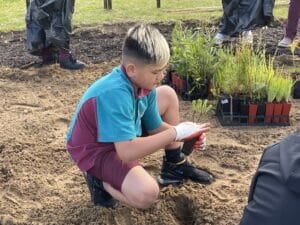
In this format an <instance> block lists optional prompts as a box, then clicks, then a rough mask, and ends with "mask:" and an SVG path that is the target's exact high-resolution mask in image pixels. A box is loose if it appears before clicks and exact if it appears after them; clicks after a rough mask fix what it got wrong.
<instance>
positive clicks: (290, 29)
mask: <svg viewBox="0 0 300 225" xmlns="http://www.w3.org/2000/svg"><path fill="white" fill-rule="evenodd" d="M299 18H300V1H299V0H291V1H290V7H289V13H288V21H287V26H286V37H288V38H290V39H291V40H294V38H295V37H296V34H297V27H298V22H299Z"/></svg>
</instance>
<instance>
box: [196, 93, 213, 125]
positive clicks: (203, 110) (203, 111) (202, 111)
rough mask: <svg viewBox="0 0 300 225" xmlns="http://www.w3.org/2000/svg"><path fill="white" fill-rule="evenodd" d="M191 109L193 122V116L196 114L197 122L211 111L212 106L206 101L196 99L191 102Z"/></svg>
mask: <svg viewBox="0 0 300 225" xmlns="http://www.w3.org/2000/svg"><path fill="white" fill-rule="evenodd" d="M192 109H193V121H194V122H195V116H196V114H197V121H200V120H203V118H204V117H206V116H207V115H208V113H209V111H210V110H211V109H212V105H211V104H209V103H208V101H207V99H205V100H202V99H197V100H193V101H192Z"/></svg>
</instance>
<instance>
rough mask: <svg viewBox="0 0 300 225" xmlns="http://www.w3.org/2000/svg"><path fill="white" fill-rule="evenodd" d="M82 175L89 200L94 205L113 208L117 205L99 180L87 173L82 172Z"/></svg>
mask: <svg viewBox="0 0 300 225" xmlns="http://www.w3.org/2000/svg"><path fill="white" fill-rule="evenodd" d="M83 176H84V178H85V180H86V183H87V185H88V188H89V190H90V193H91V200H92V202H93V203H94V204H95V205H100V206H103V207H106V208H113V209H114V208H116V207H117V205H118V203H117V202H116V201H115V200H114V199H113V197H112V196H111V195H110V194H109V193H108V192H107V191H105V189H104V187H103V184H102V181H101V180H99V179H98V178H96V177H93V176H91V175H89V174H88V173H83Z"/></svg>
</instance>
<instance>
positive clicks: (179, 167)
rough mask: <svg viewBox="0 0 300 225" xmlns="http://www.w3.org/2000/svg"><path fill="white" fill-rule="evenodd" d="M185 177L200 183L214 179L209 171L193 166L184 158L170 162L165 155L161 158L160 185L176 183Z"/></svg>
mask: <svg viewBox="0 0 300 225" xmlns="http://www.w3.org/2000/svg"><path fill="white" fill-rule="evenodd" d="M186 179H190V180H192V181H195V182H198V183H202V184H210V183H212V182H213V181H214V177H213V176H212V175H211V174H210V173H208V172H206V171H204V170H201V169H198V168H196V167H194V166H193V165H191V164H190V163H189V162H188V161H187V160H186V159H184V160H182V161H181V162H179V163H171V162H168V161H167V160H166V159H165V157H164V158H163V165H162V169H161V172H160V175H159V176H158V182H159V183H160V184H161V185H168V184H177V183H181V182H183V181H184V180H186Z"/></svg>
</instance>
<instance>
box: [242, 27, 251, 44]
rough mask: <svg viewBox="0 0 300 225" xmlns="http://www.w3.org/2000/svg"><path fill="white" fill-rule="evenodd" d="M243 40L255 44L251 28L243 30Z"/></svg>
mask: <svg viewBox="0 0 300 225" xmlns="http://www.w3.org/2000/svg"><path fill="white" fill-rule="evenodd" d="M242 42H243V43H245V44H253V34H252V31H251V30H249V31H243V32H242Z"/></svg>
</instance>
